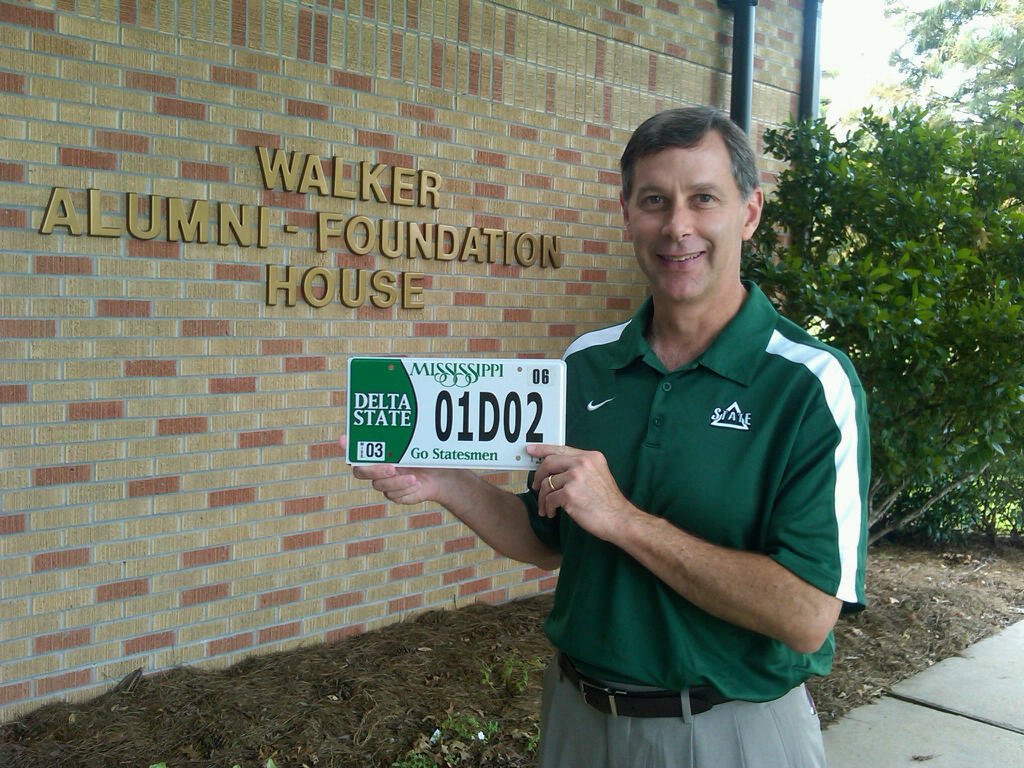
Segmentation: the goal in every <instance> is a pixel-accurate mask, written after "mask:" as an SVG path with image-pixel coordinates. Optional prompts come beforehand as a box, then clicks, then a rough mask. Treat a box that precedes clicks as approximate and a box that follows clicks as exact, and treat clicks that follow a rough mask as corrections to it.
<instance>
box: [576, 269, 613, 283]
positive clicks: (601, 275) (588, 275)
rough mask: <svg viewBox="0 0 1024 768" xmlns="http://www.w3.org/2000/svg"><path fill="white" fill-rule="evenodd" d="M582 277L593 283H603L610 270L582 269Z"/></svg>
mask: <svg viewBox="0 0 1024 768" xmlns="http://www.w3.org/2000/svg"><path fill="white" fill-rule="evenodd" d="M580 279H581V280H587V281H589V282H591V283H603V282H604V281H605V280H607V279H608V272H607V271H605V270H603V269H581V270H580Z"/></svg>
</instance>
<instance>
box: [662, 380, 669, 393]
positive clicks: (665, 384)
mask: <svg viewBox="0 0 1024 768" xmlns="http://www.w3.org/2000/svg"><path fill="white" fill-rule="evenodd" d="M661 391H662V392H671V391H672V384H671V383H670V382H667V381H666V382H665V383H664V384H662V385H661Z"/></svg>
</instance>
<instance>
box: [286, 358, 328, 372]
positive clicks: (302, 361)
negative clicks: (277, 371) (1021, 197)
mask: <svg viewBox="0 0 1024 768" xmlns="http://www.w3.org/2000/svg"><path fill="white" fill-rule="evenodd" d="M284 370H285V373H301V372H303V371H326V370H327V358H326V357H286V358H285V359H284Z"/></svg>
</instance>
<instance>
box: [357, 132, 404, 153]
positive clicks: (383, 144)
mask: <svg viewBox="0 0 1024 768" xmlns="http://www.w3.org/2000/svg"><path fill="white" fill-rule="evenodd" d="M356 144H357V145H359V146H360V147H376V148H377V149H394V148H395V137H394V136H392V135H391V134H390V133H383V132H381V131H361V130H357V131H356Z"/></svg>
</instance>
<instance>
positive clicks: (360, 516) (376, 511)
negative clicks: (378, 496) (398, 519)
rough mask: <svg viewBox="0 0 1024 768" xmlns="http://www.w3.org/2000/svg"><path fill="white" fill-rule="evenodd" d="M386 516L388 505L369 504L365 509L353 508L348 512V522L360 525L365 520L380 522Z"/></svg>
mask: <svg viewBox="0 0 1024 768" xmlns="http://www.w3.org/2000/svg"><path fill="white" fill-rule="evenodd" d="M386 514H387V505H386V504H368V505H366V506H364V507H352V509H350V510H349V511H348V522H350V523H359V522H362V521H364V520H378V519H380V518H382V517H384V516H385V515H386Z"/></svg>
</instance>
